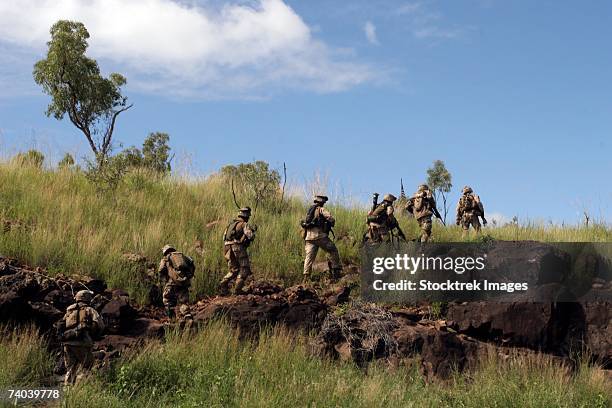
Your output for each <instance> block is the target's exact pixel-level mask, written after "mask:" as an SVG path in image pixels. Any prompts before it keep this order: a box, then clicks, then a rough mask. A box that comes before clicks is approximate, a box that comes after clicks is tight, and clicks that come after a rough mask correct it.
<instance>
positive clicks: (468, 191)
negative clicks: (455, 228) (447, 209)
mask: <svg viewBox="0 0 612 408" xmlns="http://www.w3.org/2000/svg"><path fill="white" fill-rule="evenodd" d="M478 217H481V218H482V223H483V224H484V225H487V220H486V218H485V212H484V206H483V205H482V202H481V201H480V197H478V196H477V195H476V194H474V191H473V190H472V188H471V187H469V186H465V187H463V196H461V198H460V199H459V203H457V220H456V223H457V225H461V227H462V228H463V237H465V236H466V235H467V234H468V230H469V229H470V225H471V226H472V227H473V228H474V230H476V233H480V220H479V219H478Z"/></svg>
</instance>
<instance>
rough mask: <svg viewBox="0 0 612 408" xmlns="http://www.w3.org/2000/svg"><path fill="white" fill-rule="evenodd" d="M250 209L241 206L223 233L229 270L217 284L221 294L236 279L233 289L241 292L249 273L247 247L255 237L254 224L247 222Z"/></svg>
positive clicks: (224, 293) (226, 290) (227, 291)
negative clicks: (236, 215)
mask: <svg viewBox="0 0 612 408" xmlns="http://www.w3.org/2000/svg"><path fill="white" fill-rule="evenodd" d="M249 218H251V209H250V208H249V207H244V208H241V209H240V211H239V212H238V217H237V218H236V219H234V220H233V221H232V222H230V223H229V225H228V226H227V228H226V229H225V233H224V234H223V240H224V254H225V259H226V260H227V265H228V267H229V272H228V274H227V275H225V276H224V277H223V279H222V280H221V283H220V285H219V292H220V293H221V295H223V296H224V295H227V294H228V293H229V284H230V282H231V281H232V280H234V279H235V280H236V283H235V286H234V291H235V293H236V294H241V293H243V292H242V288H243V287H244V283H245V281H246V279H247V278H248V277H249V275H251V263H250V261H249V254H248V252H247V248H248V247H249V245H250V244H251V242H253V240H254V239H255V232H256V228H255V226H252V225H250V224H249Z"/></svg>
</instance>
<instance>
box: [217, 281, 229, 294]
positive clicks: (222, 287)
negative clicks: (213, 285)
mask: <svg viewBox="0 0 612 408" xmlns="http://www.w3.org/2000/svg"><path fill="white" fill-rule="evenodd" d="M219 295H220V296H227V295H229V280H227V279H223V280H222V281H221V283H220V284H219Z"/></svg>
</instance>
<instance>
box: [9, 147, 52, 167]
mask: <svg viewBox="0 0 612 408" xmlns="http://www.w3.org/2000/svg"><path fill="white" fill-rule="evenodd" d="M13 162H14V163H16V164H17V165H19V166H22V167H35V168H37V169H41V168H42V166H43V163H44V162H45V155H44V154H42V153H41V152H39V151H38V150H34V149H30V150H28V151H27V152H25V153H18V154H17V155H16V156H15V157H13Z"/></svg>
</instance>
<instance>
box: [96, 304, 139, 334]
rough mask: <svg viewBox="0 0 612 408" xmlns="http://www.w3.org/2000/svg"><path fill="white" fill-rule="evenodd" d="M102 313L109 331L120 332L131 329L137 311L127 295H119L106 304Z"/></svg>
mask: <svg viewBox="0 0 612 408" xmlns="http://www.w3.org/2000/svg"><path fill="white" fill-rule="evenodd" d="M100 314H101V315H102V318H103V319H104V322H105V323H106V329H107V331H108V333H112V334H119V333H123V332H126V331H127V330H129V325H130V323H131V322H132V320H133V319H134V317H135V316H136V311H135V310H134V309H133V308H132V306H131V305H130V303H129V302H128V300H127V299H126V298H125V297H119V298H113V299H112V300H110V301H109V302H108V303H107V304H106V305H104V307H103V308H102V311H101V313H100Z"/></svg>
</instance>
